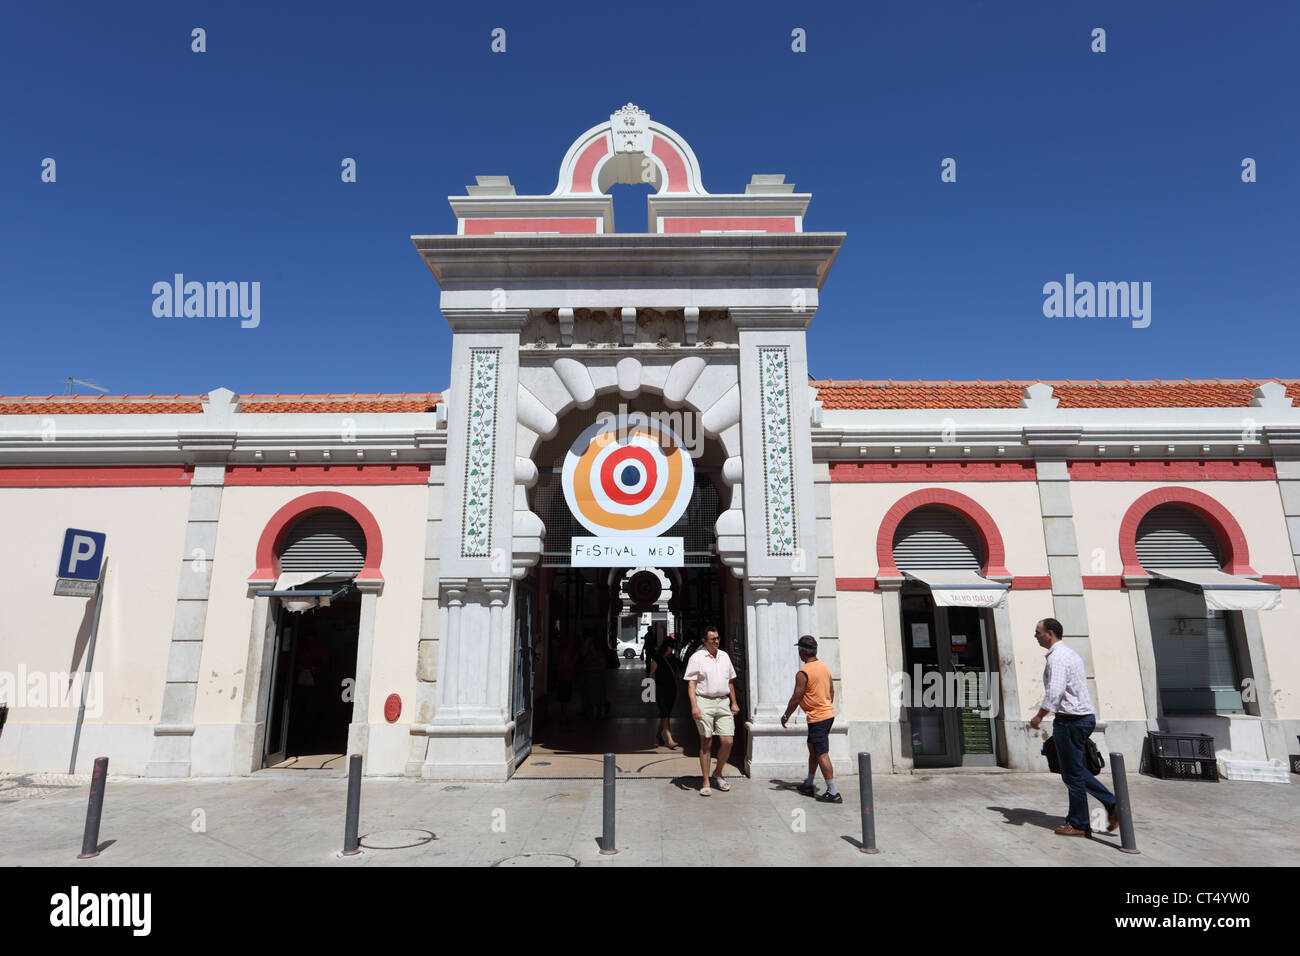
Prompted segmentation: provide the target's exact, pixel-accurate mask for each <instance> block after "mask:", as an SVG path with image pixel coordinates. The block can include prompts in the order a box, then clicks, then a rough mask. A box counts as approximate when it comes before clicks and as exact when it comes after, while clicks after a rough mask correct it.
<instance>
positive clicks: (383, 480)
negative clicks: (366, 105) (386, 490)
mask: <svg viewBox="0 0 1300 956" xmlns="http://www.w3.org/2000/svg"><path fill="white" fill-rule="evenodd" d="M428 480H429V466H428V465H379V464H375V465H232V466H230V467H229V468H227V469H226V485H227V486H228V487H237V486H244V487H247V486H250V485H423V484H426V483H427V482H428Z"/></svg>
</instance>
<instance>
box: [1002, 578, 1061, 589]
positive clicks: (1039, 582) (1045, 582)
mask: <svg viewBox="0 0 1300 956" xmlns="http://www.w3.org/2000/svg"><path fill="white" fill-rule="evenodd" d="M1011 590H1013V591H1050V590H1052V576H1051V575H1050V574H1017V575H1016V576H1015V577H1014V578H1012V579H1011Z"/></svg>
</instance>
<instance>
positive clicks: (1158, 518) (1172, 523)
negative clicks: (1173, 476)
mask: <svg viewBox="0 0 1300 956" xmlns="http://www.w3.org/2000/svg"><path fill="white" fill-rule="evenodd" d="M1137 555H1138V561H1140V562H1141V563H1142V567H1144V568H1146V569H1147V570H1150V569H1151V568H1214V569H1218V568H1221V567H1222V566H1223V561H1222V559H1221V557H1220V553H1219V539H1218V537H1217V536H1216V535H1215V533H1214V531H1213V529H1211V528H1210V526H1209V524H1207V523H1206V521H1205V519H1204V518H1202V517H1201V516H1200V515H1198V514H1197V513H1196V512H1195V511H1192V510H1191V509H1190V508H1184V507H1183V506H1181V505H1159V506H1158V507H1155V508H1152V509H1151V510H1150V511H1148V512H1147V514H1146V517H1145V518H1143V519H1142V522H1141V524H1139V525H1138V531H1137Z"/></svg>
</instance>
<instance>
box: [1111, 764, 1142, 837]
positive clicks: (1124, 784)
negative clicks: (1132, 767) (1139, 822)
mask: <svg viewBox="0 0 1300 956" xmlns="http://www.w3.org/2000/svg"><path fill="white" fill-rule="evenodd" d="M1110 777H1111V782H1112V783H1114V784H1115V807H1116V809H1118V810H1119V849H1120V852H1121V853H1141V852H1142V851H1141V850H1139V849H1138V848H1137V839H1136V838H1135V837H1134V836H1133V807H1132V806H1131V805H1130V803H1129V799H1128V776H1127V775H1126V774H1125V773H1124V755H1123V754H1118V753H1112V754H1111V755H1110Z"/></svg>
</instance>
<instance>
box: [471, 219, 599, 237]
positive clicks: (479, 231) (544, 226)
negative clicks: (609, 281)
mask: <svg viewBox="0 0 1300 956" xmlns="http://www.w3.org/2000/svg"><path fill="white" fill-rule="evenodd" d="M596 222H597V220H595V219H466V220H465V235H467V236H493V235H496V234H497V233H498V232H558V233H560V234H561V235H565V236H594V235H596V232H597V227H596Z"/></svg>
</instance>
